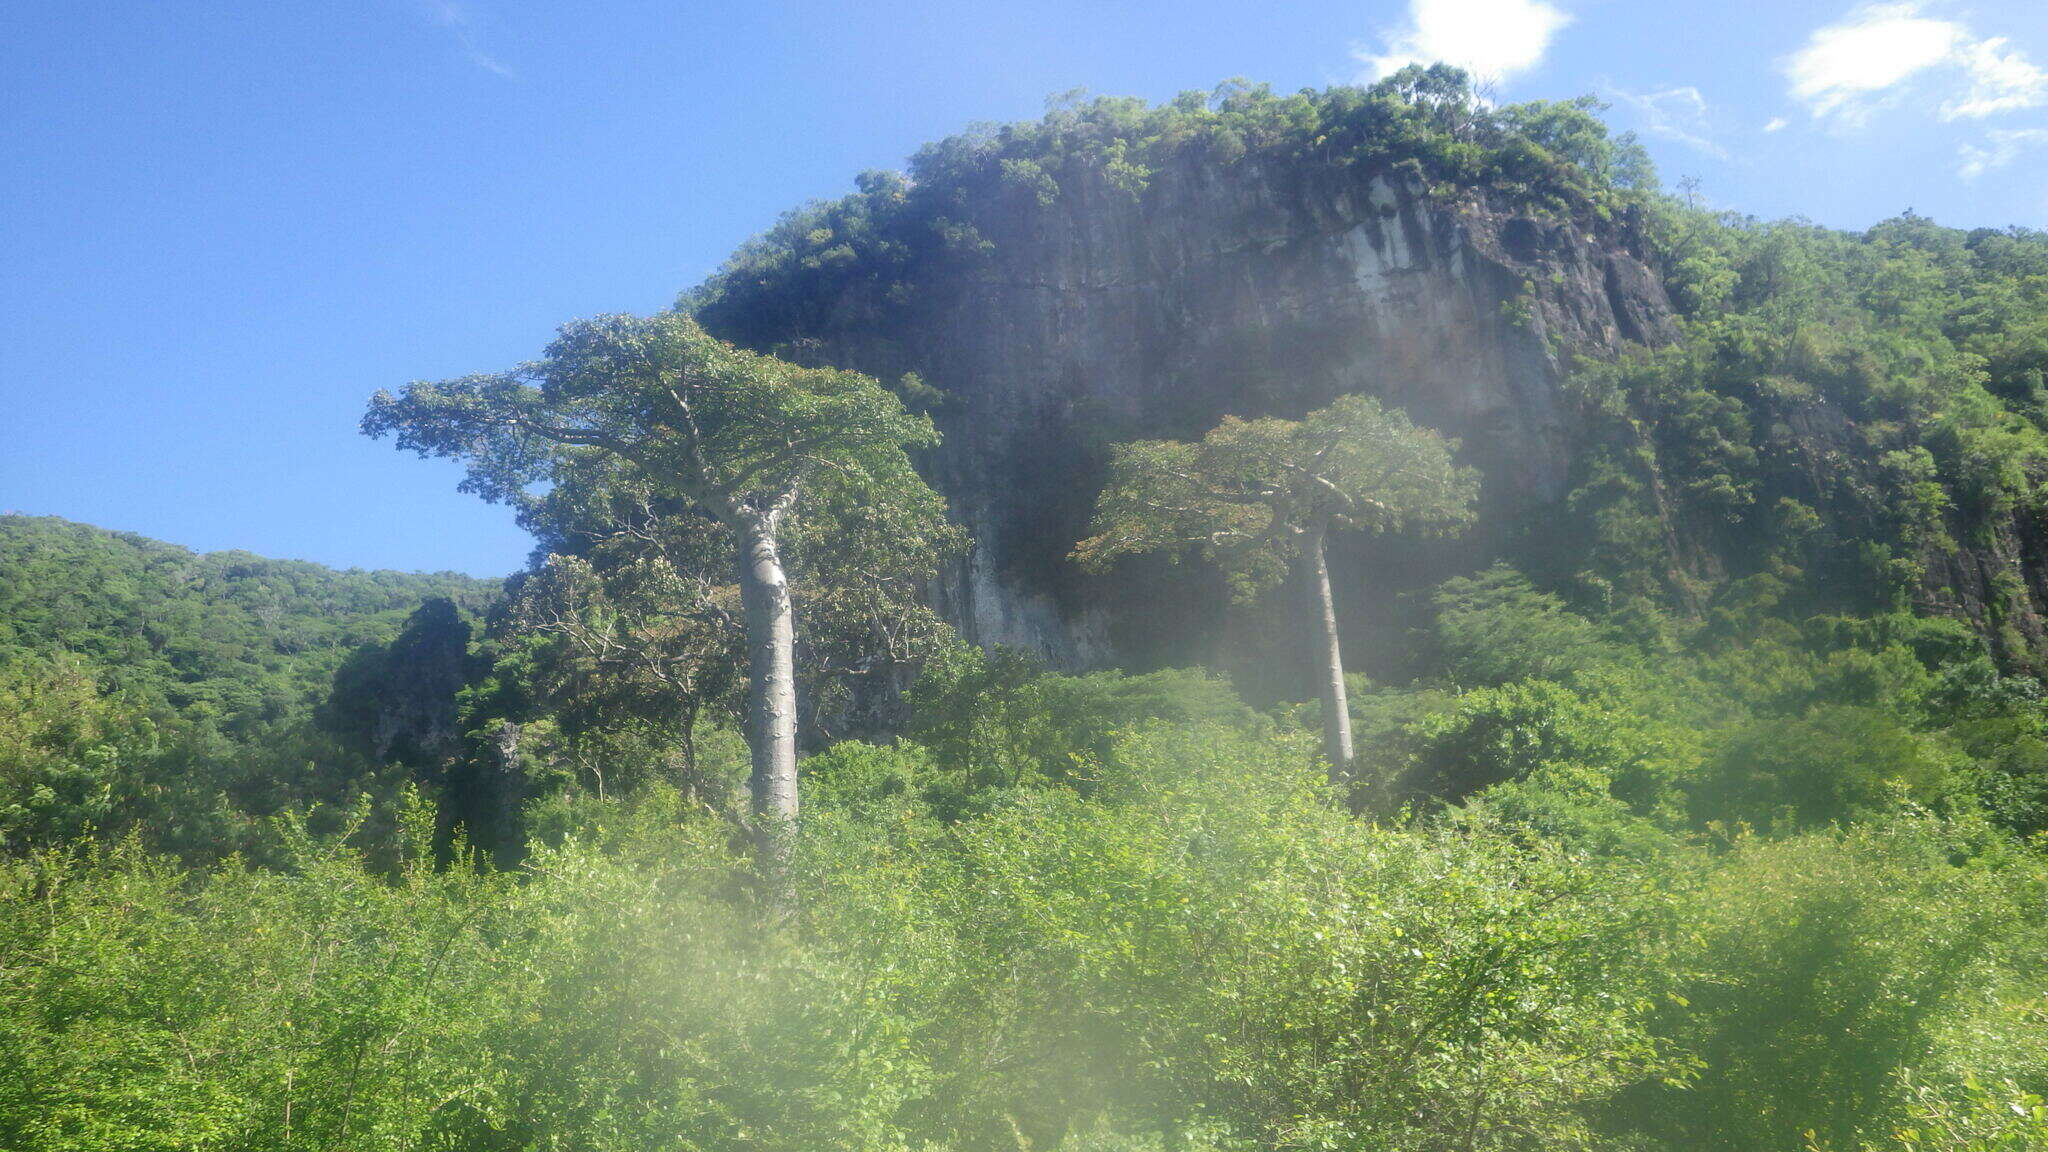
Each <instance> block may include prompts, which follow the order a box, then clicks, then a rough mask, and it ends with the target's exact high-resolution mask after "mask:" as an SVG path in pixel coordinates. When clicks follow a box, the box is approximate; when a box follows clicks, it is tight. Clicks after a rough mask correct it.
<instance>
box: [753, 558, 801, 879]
mask: <svg viewBox="0 0 2048 1152" xmlns="http://www.w3.org/2000/svg"><path fill="white" fill-rule="evenodd" d="M775 527H776V526H775V522H774V521H773V520H772V519H762V520H756V521H754V522H751V523H748V524H746V525H745V526H743V528H742V530H741V532H740V600H741V604H742V607H743V608H744V610H745V613H746V628H747V664H748V682H747V746H748V748H749V749H750V750H751V751H752V753H753V774H752V777H751V778H750V780H749V787H750V789H751V792H752V799H753V814H754V822H755V825H756V827H757V829H758V831H759V835H760V838H761V848H762V851H763V852H764V854H765V856H766V863H767V864H768V868H769V871H770V872H771V874H775V875H778V876H779V875H780V874H781V872H782V870H783V865H784V864H786V863H787V861H788V858H789V847H790V837H791V835H792V834H793V833H794V832H795V830H796V817H797V797H796V622H795V619H794V618H793V615H792V612H791V609H790V600H789V578H788V576H787V575H786V574H785V573H784V572H783V570H782V556H781V553H780V551H779V550H778V549H777V546H776V539H775Z"/></svg>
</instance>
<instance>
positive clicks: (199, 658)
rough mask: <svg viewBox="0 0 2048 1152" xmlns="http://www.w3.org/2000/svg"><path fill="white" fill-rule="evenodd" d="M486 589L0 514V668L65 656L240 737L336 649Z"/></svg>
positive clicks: (337, 655) (285, 709) (316, 689)
mask: <svg viewBox="0 0 2048 1152" xmlns="http://www.w3.org/2000/svg"><path fill="white" fill-rule="evenodd" d="M498 587H499V582H498V581H495V580H479V579H477V578H475V577H472V576H465V575H462V574H460V573H456V572H437V573H414V572H389V571H378V572H371V571H363V570H361V569H353V568H352V569H347V570H336V569H333V568H328V567H324V566H322V565H319V564H312V563H307V562H305V561H300V560H270V559H266V558H264V557H261V556H257V555H254V554H252V553H249V552H242V551H230V552H207V553H198V552H193V551H192V550H191V549H189V548H182V547H179V546H177V545H175V544H166V543H163V542H162V541H158V540H151V539H149V538H148V537H145V536H138V535H136V534H134V533H132V532H112V531H108V530H107V529H104V528H95V527H92V526H91V525H86V524H75V523H72V522H71V521H68V520H61V519H58V518H56V517H50V516H43V517H35V516H0V668H5V667H9V666H12V665H15V664H18V663H20V662H21V661H23V660H26V659H44V658H48V657H51V656H53V655H55V654H57V653H71V654H73V655H76V656H77V657H79V658H81V659H83V660H85V661H88V662H90V663H91V664H93V665H94V666H95V667H97V668H99V669H101V670H103V672H104V674H105V675H106V676H107V677H109V678H110V680H111V681H113V682H114V683H115V684H117V685H118V686H119V687H121V688H124V689H128V690H132V691H141V692H144V693H146V694H148V695H150V696H151V697H154V698H157V699H160V700H161V701H162V703H164V704H165V705H167V706H169V707H170V708H171V709H172V710H174V711H175V712H177V713H178V714H179V715H181V716H183V717H185V718H188V719H193V720H211V721H214V722H217V723H218V724H219V725H220V726H221V727H222V728H223V729H225V730H227V731H230V732H233V733H246V732H247V731H249V730H251V729H252V728H253V727H255V726H258V725H263V724H270V723H276V722H278V721H282V720H287V719H289V718H291V717H293V716H295V715H300V714H303V713H305V712H306V711H307V710H309V709H310V708H311V707H312V706H313V705H315V704H317V703H319V702H320V701H323V700H325V699H326V696H327V692H328V690H329V689H330V688H331V687H332V683H333V678H334V672H335V669H336V668H338V667H339V666H340V664H341V662H342V660H343V659H344V658H345V657H346V656H347V655H348V653H350V652H353V651H354V650H356V649H357V648H360V647H362V646H364V645H366V644H373V643H383V642H386V641H388V640H390V639H391V637H392V636H393V635H395V634H396V633H397V631H398V629H399V627H400V626H401V625H402V624H403V623H404V621H405V618H406V617H407V616H408V615H410V614H411V613H412V612H413V610H415V609H417V608H418V607H419V606H420V604H421V603H423V602H424V601H426V600H428V599H431V598H434V597H446V598H448V599H450V600H453V601H455V602H456V603H457V604H458V605H460V606H464V607H468V608H471V609H480V608H482V607H483V606H485V605H486V604H488V603H489V601H490V599H491V597H492V596H494V595H495V594H496V593H497V590H498Z"/></svg>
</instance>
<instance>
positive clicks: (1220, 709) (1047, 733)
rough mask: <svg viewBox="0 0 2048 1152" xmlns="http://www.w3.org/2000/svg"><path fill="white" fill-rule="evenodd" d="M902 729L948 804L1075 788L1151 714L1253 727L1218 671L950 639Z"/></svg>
mask: <svg viewBox="0 0 2048 1152" xmlns="http://www.w3.org/2000/svg"><path fill="white" fill-rule="evenodd" d="M907 704H908V709H909V712H910V717H911V720H910V724H909V726H908V728H907V731H906V735H907V736H908V737H909V738H910V739H912V740H915V741H917V742H918V743H919V744H921V745H923V746H924V747H925V748H927V749H929V750H930V751H931V753H932V754H933V755H934V757H935V758H936V760H937V762H938V763H939V764H941V765H944V770H943V771H940V770H936V769H935V770H934V772H933V774H932V775H930V776H929V777H927V778H926V780H925V782H924V787H925V788H926V789H927V794H928V796H929V798H930V799H931V800H932V801H933V803H935V804H936V805H938V806H939V808H940V809H941V810H942V811H944V812H948V813H958V812H961V811H964V810H966V809H967V808H968V807H969V806H981V805H984V804H986V803H988V802H989V800H990V799H991V798H992V797H995V796H998V795H1001V794H1003V793H1006V792H1009V791H1012V790H1015V789H1020V788H1033V787H1038V786H1040V785H1043V784H1047V783H1065V784H1069V785H1074V786H1078V787H1082V788H1086V787H1088V786H1089V785H1090V784H1092V782H1093V779H1094V775H1095V770H1096V768H1097V766H1099V765H1100V764H1101V762H1102V761H1103V759H1104V758H1105V757H1106V756H1107V755H1108V754H1109V749H1110V747H1111V746H1112V745H1113V744H1114V743H1115V741H1116V740H1117V739H1118V738H1119V737H1120V736H1121V735H1122V734H1124V733H1126V732H1128V731H1130V730H1131V729H1133V728H1135V727H1138V726H1140V725H1143V724H1145V723H1147V722H1150V721H1165V722H1168V723H1173V724H1184V725H1210V724H1228V725H1232V726H1235V727H1240V728H1257V727H1259V726H1260V724H1261V718H1260V717H1258V716H1257V714H1256V713H1254V712H1252V710H1251V709H1249V708H1247V707H1246V706H1245V704H1244V703H1243V701H1241V700H1239V699H1238V697H1237V693H1236V692H1234V691H1233V690H1232V689H1231V687H1230V686H1229V685H1228V684H1227V683H1225V682H1224V681H1223V680H1221V679H1219V678H1217V677H1215V676H1214V675H1211V674H1209V673H1206V672H1202V671H1199V670H1195V669H1167V670H1164V671H1160V672H1148V673H1144V674H1142V675H1129V674H1126V673H1122V672H1114V671H1111V672H1094V673H1089V674H1087V675H1084V676H1066V675H1061V674H1059V673H1056V672H1052V671H1049V670H1047V669H1046V668H1045V667H1043V666H1042V665H1040V664H1039V663H1037V662H1036V661H1034V660H1032V659H1031V658H1030V657H1028V656H1026V655H1024V654H1023V653H1019V652H1015V651H1011V650H1009V649H997V650H996V651H995V652H992V653H984V652H982V651H981V650H980V649H977V648H969V647H964V646H960V647H953V648H949V649H947V650H945V651H944V652H943V653H941V654H940V655H939V656H938V657H937V658H935V659H933V660H931V661H928V662H927V663H926V665H925V667H924V670H923V672H922V674H921V675H920V677H919V679H918V682H917V684H916V686H915V687H914V688H913V690H912V691H911V693H910V696H909V699H908V701H907Z"/></svg>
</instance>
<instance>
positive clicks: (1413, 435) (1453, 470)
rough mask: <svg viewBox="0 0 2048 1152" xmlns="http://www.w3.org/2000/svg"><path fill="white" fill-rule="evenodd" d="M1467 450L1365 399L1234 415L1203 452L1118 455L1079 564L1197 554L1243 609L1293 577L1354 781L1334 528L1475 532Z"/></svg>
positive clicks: (1166, 448)
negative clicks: (1329, 552)
mask: <svg viewBox="0 0 2048 1152" xmlns="http://www.w3.org/2000/svg"><path fill="white" fill-rule="evenodd" d="M1456 448H1457V445H1456V443H1455V442H1454V441H1450V440H1446V439H1445V438H1444V437H1442V436H1441V435H1439V434H1437V433H1436V432H1435V431H1433V430H1431V429H1428V428H1421V427H1417V426H1416V425H1415V424H1413V423H1412V422H1410V421H1409V419H1408V417H1407V415H1406V414H1405V413H1403V412H1401V411H1399V410H1390V409H1387V408H1383V407H1381V406H1380V403H1379V401H1378V400H1375V399H1373V398H1372V397H1369V396H1357V395H1353V396H1344V397H1341V398H1339V399H1338V400H1337V402H1336V403H1334V404H1332V405H1330V406H1329V407H1327V408H1324V409H1321V410H1319V411H1315V412H1311V413H1309V414H1308V415H1307V416H1306V417H1304V418H1303V419H1301V420H1298V421H1297V420H1280V419H1275V418H1271V417H1265V418H1261V419H1256V420H1241V419H1239V418H1237V417H1235V416H1226V417H1224V418H1223V422H1222V423H1221V424H1218V425H1217V426H1216V427H1215V428H1214V429H1212V430H1211V431H1210V432H1209V434H1208V435H1207V436H1205V437H1203V438H1202V440H1201V441H1200V442H1199V443H1192V444H1191V443H1186V442H1184V441H1176V440H1139V441H1135V442H1132V443H1129V444H1122V445H1118V446H1117V447H1116V448H1115V449H1114V450H1113V453H1112V455H1111V457H1110V468H1109V482H1108V484H1107V485H1106V486H1105V487H1104V489H1103V491H1102V494H1101V496H1100V497H1099V498H1098V501H1097V504H1096V514H1095V523H1094V525H1093V528H1094V532H1095V535H1093V536H1091V537H1089V538H1088V539H1086V540H1083V541H1081V543H1080V544H1078V545H1077V546H1075V548H1074V557H1075V559H1077V560H1079V561H1080V562H1081V563H1082V564H1083V565H1084V566H1087V567H1091V568H1097V569H1100V568H1103V567H1106V566H1107V565H1108V564H1109V563H1110V562H1111V561H1113V560H1115V559H1116V558H1117V557H1119V556H1123V555H1125V554H1129V553H1139V552H1180V551H1182V550H1185V549H1188V548H1198V549H1200V550H1201V552H1202V553H1203V555H1205V556H1206V557H1207V558H1208V559H1209V560H1210V561H1212V562H1214V563H1216V564H1218V565H1220V566H1221V567H1222V568H1223V570H1224V572H1225V573H1226V575H1228V577H1229V579H1230V582H1231V586H1232V588H1233V590H1234V591H1235V592H1236V593H1237V595H1238V596H1239V597H1240V598H1249V597H1251V596H1254V595H1257V594H1258V593H1260V592H1262V591H1264V590H1266V589H1268V588H1270V587H1272V586H1273V585H1276V584H1278V583H1280V582H1281V581H1282V580H1283V579H1284V578H1285V577H1286V576H1287V574H1288V571H1289V569H1290V568H1291V569H1292V570H1293V572H1294V575H1295V577H1296V579H1297V580H1298V581H1299V582H1300V584H1301V586H1302V591H1303V596H1302V598H1301V603H1302V605H1303V609H1304V611H1305V612H1306V613H1308V615H1309V624H1310V625H1311V628H1312V631H1313V634H1314V635H1315V636H1316V637H1317V644H1316V661H1317V665H1318V666H1317V669H1316V673H1317V674H1316V683H1317V688H1318V691H1319V693H1320V695H1321V697H1322V709H1323V741H1324V743H1323V749H1324V754H1325V755H1326V756H1327V757H1328V758H1329V761H1330V771H1331V773H1332V775H1333V776H1334V777H1338V778H1342V777H1343V776H1344V775H1345V774H1346V773H1348V771H1349V770H1350V766H1351V756H1352V748H1351V717H1350V713H1349V711H1348V704H1347V701H1346V700H1345V692H1344V662H1343V656H1342V652H1341V650H1340V647H1339V644H1338V638H1337V609H1336V604H1335V603H1334V601H1333V600H1332V598H1331V595H1330V569H1329V564H1328V563H1327V561H1326V559H1325V557H1324V550H1323V544H1324V539H1325V537H1326V536H1327V535H1328V533H1329V531H1330V529H1332V528H1340V529H1352V530H1356V531H1361V532H1371V533H1381V532H1392V531H1400V530H1402V529H1405V528H1421V529H1433V530H1453V529H1456V528H1458V527H1460V526H1462V525H1463V524H1465V523H1466V522H1467V521H1469V520H1470V519H1471V517H1472V503H1473V500H1474V499H1475V498H1476V496H1477V494H1478V487H1479V479H1478V474H1477V473H1475V472H1473V471H1472V470H1471V469H1469V468H1461V467H1458V466H1457V465H1455V464H1453V463H1452V461H1451V455H1452V453H1453V452H1454V451H1456Z"/></svg>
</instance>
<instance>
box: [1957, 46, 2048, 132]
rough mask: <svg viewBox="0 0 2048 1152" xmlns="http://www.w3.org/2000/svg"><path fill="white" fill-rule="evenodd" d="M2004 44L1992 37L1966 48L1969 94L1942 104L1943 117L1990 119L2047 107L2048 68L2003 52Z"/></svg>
mask: <svg viewBox="0 0 2048 1152" xmlns="http://www.w3.org/2000/svg"><path fill="white" fill-rule="evenodd" d="M2005 45H2006V39H2005V37H2003V36H1995V37H1992V38H1991V39H1989V40H1979V41H1977V42H1976V43H1975V44H1972V45H1970V46H1969V48H1968V49H1967V52H1968V56H1967V59H1966V61H1965V63H1964V67H1966V68H1968V69H1969V72H1970V91H1969V93H1968V94H1967V95H1966V96H1965V98H1964V99H1962V100H1960V101H1951V102H1949V103H1948V104H1946V105H1943V107H1942V115H1943V116H1944V117H1945V118H1947V119H1950V120H1954V119H1956V118H1957V117H1959V116H1972V117H1975V116H1990V115H1993V114H1995V113H1999V112H2018V111H2021V110H2023V109H2027V108H2034V107H2038V106H2039V105H2042V104H2048V69H2044V68H2040V67H2038V66H2036V65H2035V64H2034V63H2033V62H2032V61H2030V60H2028V59H2027V58H2026V57H2025V56H2023V55H2021V54H2020V53H2018V52H2008V51H2006V48H2005Z"/></svg>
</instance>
